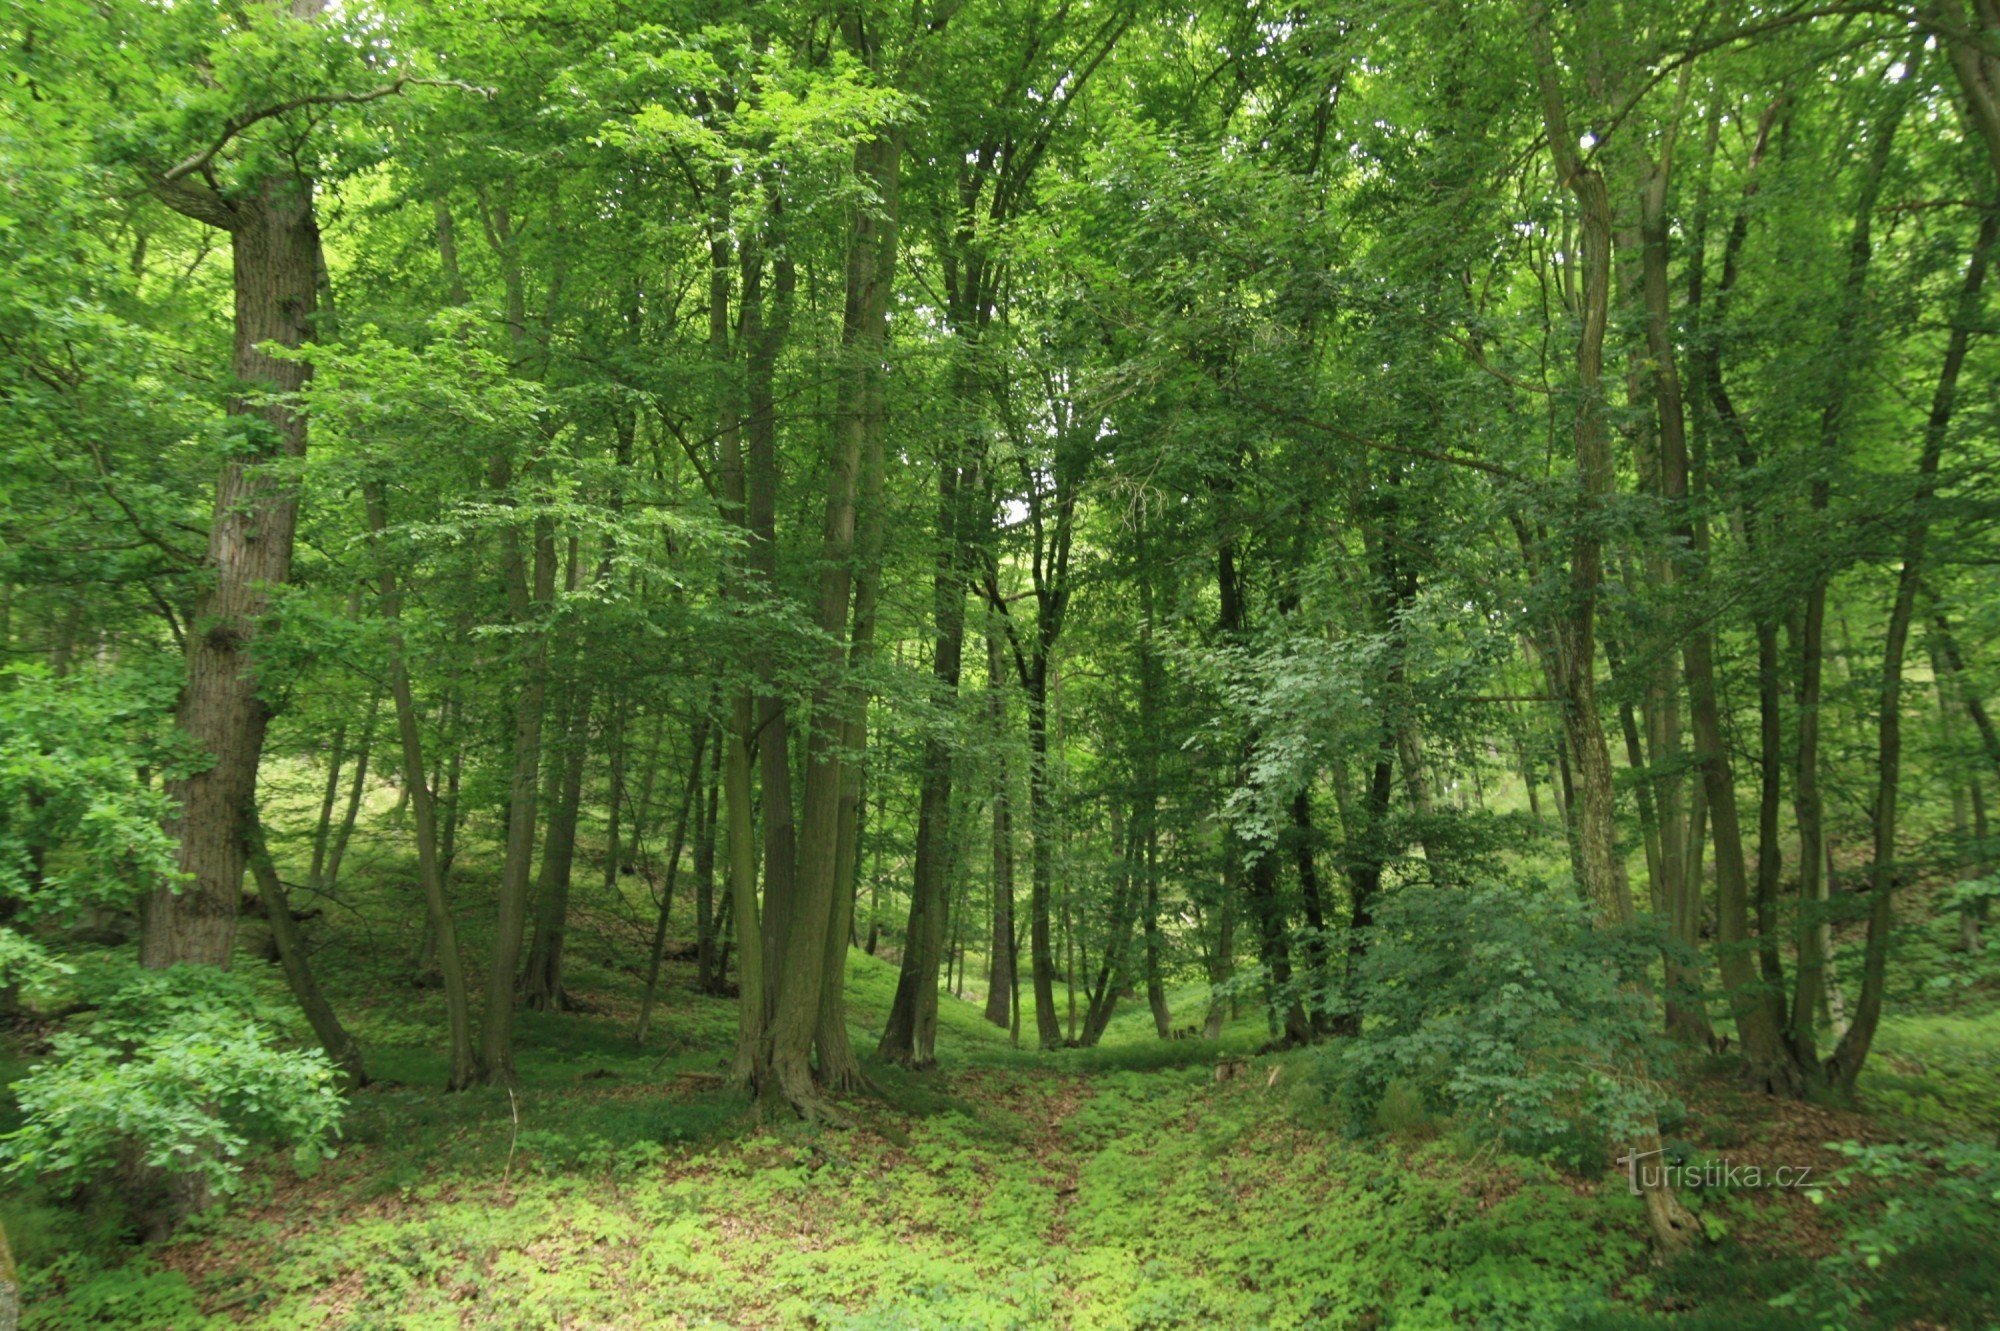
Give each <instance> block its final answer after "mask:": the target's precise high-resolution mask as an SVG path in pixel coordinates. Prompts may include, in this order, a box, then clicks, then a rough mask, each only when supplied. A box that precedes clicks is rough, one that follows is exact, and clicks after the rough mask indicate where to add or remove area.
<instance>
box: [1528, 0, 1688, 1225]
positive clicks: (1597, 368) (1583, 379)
mask: <svg viewBox="0 0 2000 1331" xmlns="http://www.w3.org/2000/svg"><path fill="white" fill-rule="evenodd" d="M1590 41H1591V38H1590V37H1589V36H1588V35H1587V36H1586V43H1587V44H1589V43H1590ZM1528 42H1529V47H1530V50H1531V53H1532V55H1533V58H1534V63H1535V68H1536V75H1537V83H1538V87H1539V91H1540V94H1541V100H1542V116H1543V121H1544V126H1545V128H1546V130H1547V138H1548V145H1549V155H1550V158H1551V159H1552V161H1553V163H1554V165H1555V168H1556V174H1557V177H1558V180H1559V182H1560V183H1561V185H1562V186H1564V187H1565V188H1567V189H1568V190H1569V191H1570V192H1571V193H1572V194H1573V195H1574V196H1575V197H1576V201H1577V206H1578V211H1579V214H1580V220H1581V223H1582V227H1581V229H1582V239H1583V244H1582V255H1581V258H1582V263H1581V266H1580V267H1581V273H1580V277H1581V285H1580V289H1579V299H1580V302H1581V309H1580V311H1579V313H1580V314H1581V316H1582V328H1581V330H1580V332H1579V335H1578V338H1577V347H1576V366H1577V380H1578V384H1577V388H1578V401H1577V407H1576V421H1575V452H1576V470H1577V480H1578V484H1579V489H1580V491H1581V499H1582V508H1583V511H1582V512H1579V513H1578V514H1577V515H1576V516H1575V518H1574V522H1575V531H1574V533H1573V534H1572V536H1571V538H1570V553H1569V583H1570V594H1569V595H1568V596H1567V597H1566V598H1565V604H1564V605H1563V606H1562V608H1561V609H1560V610H1558V611H1557V612H1556V614H1555V616H1554V619H1555V622H1554V623H1553V624H1552V625H1551V630H1550V635H1549V636H1550V639H1551V641H1552V643H1553V644H1554V645H1555V646H1556V648H1557V651H1556V654H1555V658H1556V659H1555V664H1556V675H1557V678H1558V680H1559V682H1560V683H1561V685H1562V689H1561V692H1560V693H1559V695H1558V696H1559V698H1560V700H1561V701H1560V706H1561V707H1562V709H1563V729H1564V732H1565V734H1566V735H1567V736H1568V738H1569V741H1570V751H1571V756H1572V758H1573V759H1574V760H1575V762H1576V764H1577V781H1576V785H1577V792H1576V794H1577V801H1576V802H1577V804H1578V806H1579V807H1578V809H1577V816H1576V840H1575V847H1576V849H1575V860H1576V871H1577V879H1578V882H1579V884H1580V885H1581V886H1582V887H1583V889H1584V891H1585V892H1586V894H1587V895H1588V896H1589V897H1590V898H1591V900H1593V901H1594V902H1596V904H1597V909H1598V912H1599V914H1600V916H1601V917H1602V918H1603V919H1604V920H1605V922H1606V923H1608V924H1613V925H1618V924H1624V923H1628V922H1629V921H1630V920H1631V919H1632V917H1633V912H1632V899H1631V891H1630V887H1629V886H1628V884H1627V883H1626V881H1625V874H1624V865H1623V863H1622V862H1621V861H1620V860H1619V858H1618V853H1617V826H1616V823H1615V821H1614V818H1613V792H1612V775H1611V753H1610V750H1609V749H1608V748H1607V747H1606V745H1605V743H1604V728H1603V724H1602V722H1601V720H1600V718H1599V715H1598V710H1597V681H1596V657H1597V643H1596V632H1595V627H1596V626H1595V612H1596V606H1597V597H1598V593H1599V589H1600V584H1601V582H1602V578H1603V558H1604V557H1603V545H1602V537H1601V535H1600V531H1599V525H1600V519H1599V514H1598V510H1600V509H1601V508H1602V506H1603V504H1604V503H1605V501H1606V499H1607V498H1608V497H1609V496H1610V494H1611V492H1612V489H1613V476H1612V463H1611V449H1610V437H1609V429H1608V426H1607V423H1606V420H1605V413H1604V389H1603V383H1602V378H1603V368H1604V333H1605V325H1606V323H1607V322H1608V319H1609V314H1610V295H1611V292H1610V287H1611V196H1610V193H1609V191H1608V190H1607V188H1606V186H1605V183H1604V177H1603V176H1602V175H1601V174H1600V173H1599V172H1598V171H1597V169H1596V168H1595V167H1594V166H1591V165H1588V164H1586V163H1585V162H1584V161H1583V160H1582V158H1581V157H1580V156H1579V154H1578V150H1577V143H1578V139H1577V136H1576V134H1575V133H1574V132H1573V131H1572V129H1571V126H1570V123H1569V115H1568V110H1567V108H1566V106H1565V104H1564V97H1563V91H1562V79H1561V72H1560V69H1559V67H1558V66H1557V64H1556V57H1555V43H1554V39H1553V36H1552V34H1551V32H1550V26H1549V12H1548V6H1547V4H1546V0H1533V3H1532V4H1531V6H1530V9H1529V21H1528ZM1696 742H1697V743H1698V744H1699V743H1700V742H1701V740H1700V738H1699V737H1697V741H1696ZM1711 802H1713V801H1711ZM1648 1117H1649V1118H1650V1117H1651V1115H1650V1114H1649V1115H1648ZM1624 1145H1625V1146H1626V1148H1627V1151H1628V1153H1629V1154H1630V1155H1631V1156H1632V1158H1634V1159H1635V1160H1637V1159H1641V1158H1644V1157H1645V1156H1648V1155H1650V1154H1651V1153H1653V1152H1655V1151H1657V1150H1658V1149H1659V1145H1660V1137H1659V1129H1658V1127H1657V1126H1653V1125H1648V1126H1647V1127H1646V1128H1644V1129H1642V1130H1640V1131H1638V1132H1636V1133H1634V1134H1632V1135H1631V1137H1630V1138H1629V1139H1628V1140H1627V1141H1626V1142H1625V1143H1624ZM1635 1173H1636V1175H1637V1177H1638V1179H1639V1180H1640V1184H1641V1188H1640V1190H1641V1192H1642V1193H1643V1195H1644V1200H1645V1205H1646V1218H1647V1221H1648V1223H1649V1224H1650V1225H1651V1228H1652V1231H1653V1239H1654V1242H1655V1243H1656V1244H1658V1246H1659V1247H1660V1248H1662V1249H1663V1250H1666V1251H1669V1252H1671V1251H1677V1250H1679V1249H1682V1248H1685V1247H1687V1246H1688V1245H1689V1244H1690V1243H1693V1242H1694V1241H1695V1240H1696V1239H1697V1238H1699V1236H1700V1234H1701V1229H1700V1226H1699V1225H1698V1224H1697V1223H1696V1221H1695V1218H1694V1216H1693V1215H1692V1214H1691V1213H1690V1212H1689V1211H1688V1209H1687V1208H1686V1207H1685V1206H1683V1205H1681V1202H1680V1199H1679V1197H1677V1196H1676V1195H1675V1193H1674V1191H1673V1189H1672V1188H1670V1187H1668V1186H1666V1184H1665V1182H1664V1180H1661V1181H1658V1182H1655V1181H1653V1180H1652V1179H1651V1178H1650V1177H1649V1176H1648V1175H1647V1174H1646V1172H1645V1171H1644V1170H1642V1169H1641V1170H1635Z"/></svg>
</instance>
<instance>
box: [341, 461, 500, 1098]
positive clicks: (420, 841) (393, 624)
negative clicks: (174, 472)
mask: <svg viewBox="0 0 2000 1331" xmlns="http://www.w3.org/2000/svg"><path fill="white" fill-rule="evenodd" d="M363 498H364V502H365V504H366V506H367V511H368V530H369V533H370V534H371V536H372V537H373V538H374V539H375V540H376V541H378V542H379V541H380V540H381V539H382V536H383V533H384V532H386V531H387V530H388V526H389V515H388V507H387V501H386V499H385V497H384V495H383V488H382V487H381V486H380V485H370V486H367V487H365V488H364V490H363ZM380 569H381V571H380V572H379V573H378V574H377V575H376V577H377V584H378V587H379V589H380V594H381V608H382V617H383V619H385V620H386V621H388V624H389V641H388V657H389V697H390V698H391V700H392V701H393V702H394V703H395V705H396V734H397V738H398V740H399V742H400V747H401V752H402V759H403V782H404V784H405V785H407V786H408V787H409V788H410V817H411V822H412V823H413V824H414V826H415V828H416V837H417V881H418V884H419V885H420V887H421V888H422V890H423V896H424V913H425V917H426V919H427V920H428V921H429V924H430V932H431V937H432V938H433V939H434V940H435V945H436V949H437V961H438V969H439V971H440V973H441V974H442V976H443V979H444V1003H445V1023H446V1029H447V1033H448V1038H449V1047H450V1062H449V1071H448V1072H447V1073H446V1079H445V1089H446V1090H450V1091H460V1090H464V1089H465V1088H466V1087H467V1086H470V1085H471V1084H472V1082H473V1080H474V1079H475V1077H476V1076H477V1075H478V1062H477V1060H476V1059H475V1058H474V1056H473V1052H472V1005H471V999H470V997H469V996H468V994H467V990H466V980H465V959H464V956H463V954H461V953H460V952H459V949H458V928H457V925H456V924H455V923H454V922H453V920H452V916H451V903H450V901H449V900H448V899H447V898H446V896H445V868H444V864H443V862H442V859H441V857H440V854H439V847H438V832H437V806H436V803H435V801H434V800H433V798H432V795H431V790H430V787H428V786H427V785H425V784H424V746H423V730H422V727H421V725H420V724H419V720H418V717H417V701H416V695H415V692H414V690H412V689H411V687H410V672H409V668H408V665H407V663H406V662H405V660H404V657H403V636H402V615H403V598H402V592H401V589H400V588H399V586H398V585H397V582H396V569H395V564H394V562H393V561H392V560H390V559H388V558H386V557H383V558H382V559H381V566H380Z"/></svg>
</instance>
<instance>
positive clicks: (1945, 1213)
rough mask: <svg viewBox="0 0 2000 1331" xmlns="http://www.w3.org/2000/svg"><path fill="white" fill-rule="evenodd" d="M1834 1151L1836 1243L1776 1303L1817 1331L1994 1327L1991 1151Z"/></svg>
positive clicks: (1997, 1233)
mask: <svg viewBox="0 0 2000 1331" xmlns="http://www.w3.org/2000/svg"><path fill="white" fill-rule="evenodd" d="M1841 1150H1842V1152H1843V1154H1845V1155H1846V1156H1847V1157H1848V1159H1849V1161H1850V1163H1849V1164H1847V1165H1846V1166H1844V1167H1842V1168H1841V1169H1840V1170H1838V1171H1836V1173H1835V1174H1834V1177H1833V1182H1834V1184H1835V1185H1837V1186H1839V1187H1840V1188H1842V1189H1845V1190H1848V1195H1846V1196H1844V1197H1842V1198H1841V1199H1840V1200H1841V1204H1843V1205H1844V1208H1845V1209H1847V1210H1848V1212H1849V1219H1848V1221H1847V1223H1846V1224H1845V1225H1844V1226H1843V1227H1842V1231H1841V1243H1840V1247H1839V1249H1838V1251H1836V1252H1835V1253H1834V1254H1832V1255H1831V1256H1830V1257H1828V1258H1827V1259H1826V1260H1825V1261H1823V1262H1822V1263H1821V1264H1820V1270H1819V1272H1818V1276H1817V1278H1815V1279H1813V1280H1811V1281H1808V1282H1807V1283H1806V1284H1804V1285H1802V1286H1801V1287H1800V1288H1798V1289H1797V1290H1794V1291H1792V1292H1790V1293H1787V1294H1785V1295H1783V1296H1781V1297H1779V1298H1778V1299H1777V1300H1775V1302H1776V1303H1778V1304H1779V1305H1780V1306H1783V1307H1789V1308H1798V1309H1801V1310H1803V1311H1806V1312H1809V1313H1810V1314H1811V1315H1812V1316H1813V1317H1814V1318H1816V1320H1817V1324H1818V1325H1820V1326H1822V1327H1826V1328H1843V1327H1851V1326H1859V1325H1878V1326H1884V1327H1890V1326H1914V1325H1932V1326H1954V1327H1956V1326H1966V1327H1973V1326H1993V1325H1995V1324H2000V1147H1995V1146H1993V1145H1992V1144H1990V1143H1987V1142H1970V1141H1948V1142H1944V1143H1942V1144H1940V1145H1937V1146H1909V1145H1902V1144H1893V1145H1874V1146H1868V1145H1861V1144H1858V1143H1854V1142H1845V1143H1842V1145H1841ZM1856 1194H1858V1195H1856ZM1827 1197H1828V1194H1826V1193H1824V1192H1818V1191H1816V1192H1815V1194H1814V1200H1815V1201H1821V1200H1826V1199H1827Z"/></svg>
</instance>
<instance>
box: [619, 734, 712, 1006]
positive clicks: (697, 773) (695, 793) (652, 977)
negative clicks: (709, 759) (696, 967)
mask: <svg viewBox="0 0 2000 1331" xmlns="http://www.w3.org/2000/svg"><path fill="white" fill-rule="evenodd" d="M707 747H708V723H707V722H706V721H705V720H704V721H701V722H698V723H696V725H695V728H694V752H693V754H692V755H690V757H689V759H688V775H687V786H686V789H685V790H683V792H682V793H681V809H680V813H679V814H677V815H676V816H675V818H674V840H673V844H672V846H671V847H670V848H669V849H668V851H667V878H666V883H665V885H664V887H663V888H662V890H661V893H660V913H659V916H658V918H657V919H656V921H655V922H654V925H653V947H652V951H651V954H650V956H649V957H648V958H647V961H646V991H645V994H644V995H643V996H642V997H641V998H640V1000H639V1024H638V1025H637V1026H636V1027H635V1028H634V1030H633V1033H632V1040H633V1042H634V1043H635V1044H644V1043H646V1028H647V1026H648V1025H650V1024H651V1022H652V1019H653V998H654V995H656V994H657V993H658V992H659V989H660V963H661V961H662V960H664V959H665V957H666V952H667V924H668V922H669V921H670V920H671V919H672V918H673V913H674V879H675V877H676V876H678V874H679V872H680V867H681V851H682V850H683V849H684V848H685V847H686V845H687V833H688V817H689V815H690V813H692V812H693V811H694V810H696V809H697V808H698V807H699V803H700V801H701V787H702V780H701V774H702V768H703V766H704V764H703V762H702V759H703V758H704V757H705V756H706V752H705V751H706V749H707ZM698 834H699V831H698V829H697V835H698ZM702 908H704V909H705V908H706V903H705V902H704V903H702ZM698 926H699V927H700V928H701V929H702V930H703V931H704V932H706V931H707V928H708V926H707V925H706V923H700V922H698Z"/></svg>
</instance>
